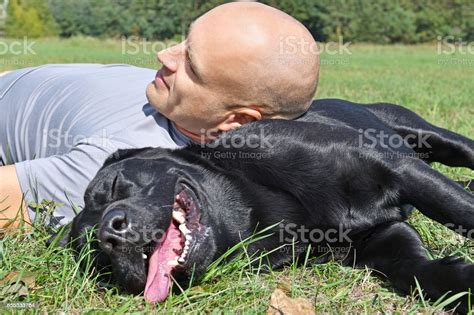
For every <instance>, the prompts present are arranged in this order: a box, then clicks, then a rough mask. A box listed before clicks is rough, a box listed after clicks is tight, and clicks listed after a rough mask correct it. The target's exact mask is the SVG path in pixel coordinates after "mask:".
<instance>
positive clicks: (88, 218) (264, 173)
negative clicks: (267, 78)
mask: <svg viewBox="0 0 474 315" xmlns="http://www.w3.org/2000/svg"><path fill="white" fill-rule="evenodd" d="M402 140H404V141H402ZM433 161H437V162H441V163H443V164H446V165H449V166H461V167H468V168H471V169H474V141H472V140H470V139H468V138H465V137H463V136H461V135H458V134H455V133H453V132H450V131H448V130H444V129H441V128H438V127H435V126H433V125H431V124H429V123H427V122H426V121H425V120H423V119H422V118H420V117H419V116H417V115H416V114H414V113H413V112H411V111H409V110H407V109H405V108H403V107H400V106H397V105H391V104H371V105H360V104H354V103H350V102H347V101H342V100H320V101H316V102H314V104H313V105H312V107H311V109H310V110H309V112H308V113H306V114H305V115H304V116H302V117H300V118H299V119H298V120H297V121H287V120H266V121H260V122H254V123H249V124H247V125H245V126H243V127H241V128H239V129H237V130H234V131H232V132H229V133H227V134H225V135H223V136H222V137H221V138H220V139H219V140H218V141H217V142H215V143H212V144H210V145H207V146H205V147H201V146H199V145H194V146H189V147H187V148H184V149H178V150H166V149H159V148H145V149H137V150H121V151H118V152H117V153H116V154H114V155H113V156H111V157H110V158H109V159H108V160H107V161H106V162H105V164H104V166H103V167H102V169H101V170H100V171H99V172H98V174H97V176H96V177H95V179H94V180H93V181H92V182H91V184H90V186H89V188H88V189H87V192H86V195H85V208H84V210H83V211H82V212H81V213H80V214H79V215H78V216H77V217H76V218H75V220H74V222H73V227H72V234H71V239H72V242H73V246H74V247H75V248H76V249H77V250H80V249H81V248H83V247H84V245H85V244H86V243H87V242H86V238H85V232H87V231H91V230H92V228H93V227H94V228H95V231H96V232H94V233H95V234H96V237H97V240H98V241H96V242H92V244H90V246H92V248H93V249H95V252H94V255H95V260H94V261H95V262H96V264H97V266H98V268H99V269H100V270H106V271H107V270H108V271H111V274H112V276H113V278H114V279H115V281H116V282H118V284H119V285H120V286H121V287H123V288H125V289H126V290H127V291H129V292H132V293H136V294H139V293H141V292H143V291H145V295H146V297H147V298H148V300H150V301H152V302H156V301H161V300H164V299H165V298H166V297H167V295H168V292H169V288H170V283H171V281H172V279H171V278H173V279H175V281H178V282H179V283H181V284H182V285H186V284H187V283H188V282H189V279H190V278H191V277H193V279H196V278H199V276H200V275H202V274H203V272H205V270H206V268H207V267H208V266H209V264H210V263H211V262H213V261H214V260H215V259H216V258H218V257H219V256H220V255H222V254H223V253H224V252H225V251H226V250H228V249H229V248H230V247H232V246H233V245H235V244H237V243H239V242H240V241H241V240H242V239H244V238H247V237H249V236H251V235H252V234H254V233H255V232H258V231H259V230H262V229H264V228H266V227H269V226H272V227H271V229H270V231H272V232H273V234H272V235H270V236H268V237H266V238H263V239H261V240H258V241H256V242H254V243H252V244H250V245H249V247H248V249H247V250H248V251H249V253H250V254H252V253H263V252H267V253H268V255H267V256H266V258H265V259H266V261H267V262H268V264H269V265H271V266H272V267H280V266H283V265H285V264H287V263H289V262H291V261H292V259H293V255H294V254H295V253H296V254H297V255H301V256H304V255H307V251H310V253H311V255H312V256H313V257H317V259H315V260H316V261H317V262H321V263H322V262H325V261H328V260H330V259H334V258H336V259H340V260H341V261H342V263H344V264H345V265H347V266H355V267H369V268H372V269H373V270H376V271H377V272H378V273H379V274H380V275H381V276H382V277H385V278H387V279H388V280H389V281H390V282H391V283H392V284H393V286H394V287H395V288H397V289H398V290H400V291H402V292H410V290H411V289H414V288H415V287H416V281H415V278H416V280H417V281H418V282H419V284H420V285H421V287H422V288H423V290H424V293H425V294H426V296H427V297H429V298H433V299H437V298H439V297H441V296H443V295H444V294H445V293H448V295H447V296H450V295H452V294H455V293H459V292H464V291H468V290H471V291H472V290H473V289H474V264H469V263H466V262H464V261H463V260H462V259H460V258H457V257H445V258H442V259H436V260H430V259H429V258H428V255H427V253H426V249H425V248H424V247H423V244H422V243H421V240H420V237H419V235H418V234H417V232H416V231H415V230H414V229H413V228H412V227H410V225H408V224H407V223H405V222H404V220H405V219H406V218H407V216H408V215H409V213H410V211H411V209H412V207H413V206H414V207H416V208H417V209H419V210H420V211H421V212H422V213H423V214H424V215H426V216H428V217H429V218H431V219H433V220H436V221H438V222H440V223H442V224H445V225H446V226H447V227H449V228H450V229H453V230H455V231H457V232H458V233H460V234H462V235H464V236H466V237H471V238H472V237H473V236H474V234H473V233H474V232H473V231H474V230H473V229H474V195H473V194H471V193H470V192H468V191H466V190H465V189H464V188H463V187H462V186H461V185H459V184H458V183H456V182H454V181H452V180H450V179H448V178H446V177H445V176H443V175H442V174H440V173H438V172H437V171H435V170H433V169H432V168H431V167H430V166H429V165H428V163H430V162H433ZM281 246H283V248H280V249H279V250H276V251H273V252H271V251H272V250H274V249H276V248H279V247H281ZM284 246H289V247H292V248H293V249H292V250H284V249H285V248H284ZM270 252H271V253H270ZM467 301H468V298H467V295H466V296H464V297H463V298H462V301H461V305H460V306H459V307H458V309H457V310H458V311H461V312H466V311H467V309H468V302H467ZM473 301H474V299H473Z"/></svg>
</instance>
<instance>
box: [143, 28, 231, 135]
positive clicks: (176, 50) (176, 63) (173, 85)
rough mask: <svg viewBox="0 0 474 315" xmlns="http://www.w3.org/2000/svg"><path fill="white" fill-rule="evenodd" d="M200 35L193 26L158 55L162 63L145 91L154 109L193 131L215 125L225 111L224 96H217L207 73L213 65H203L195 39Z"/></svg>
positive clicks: (221, 118) (197, 131)
mask: <svg viewBox="0 0 474 315" xmlns="http://www.w3.org/2000/svg"><path fill="white" fill-rule="evenodd" d="M201 35H202V34H199V28H196V30H194V28H193V30H192V31H190V33H189V36H188V37H187V39H186V40H184V41H183V42H181V43H180V44H178V45H175V46H172V47H170V48H168V49H166V50H163V51H160V52H159V53H158V54H157V58H158V61H159V62H160V63H161V64H162V65H163V66H162V68H161V69H160V70H159V71H158V72H157V74H156V78H155V80H154V81H152V82H151V83H150V84H149V85H148V87H147V91H146V95H147V98H148V100H149V102H150V104H151V105H152V106H154V107H155V108H156V110H158V111H159V112H160V113H161V114H163V115H164V116H166V117H167V118H168V119H170V120H172V121H174V122H175V123H176V124H177V125H178V126H179V127H181V128H184V129H186V130H187V131H190V132H193V133H196V134H199V133H200V132H201V129H206V130H207V129H212V128H215V127H216V126H217V125H218V124H219V123H220V122H221V121H222V120H223V119H225V110H224V108H223V106H222V105H221V106H219V105H220V104H222V102H223V100H224V95H219V91H220V89H219V88H217V85H216V84H215V80H213V78H212V75H209V72H212V66H213V65H212V64H210V65H208V64H206V61H207V60H206V59H205V58H202V55H203V54H204V53H205V51H201V50H200V49H201V47H200V46H198V45H197V42H198V41H197V40H196V41H194V38H198V37H202V36H201ZM200 41H201V39H200ZM200 57H201V58H200ZM216 62H217V63H218V61H216Z"/></svg>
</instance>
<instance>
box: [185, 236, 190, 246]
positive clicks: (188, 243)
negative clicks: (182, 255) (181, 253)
mask: <svg viewBox="0 0 474 315" xmlns="http://www.w3.org/2000/svg"><path fill="white" fill-rule="evenodd" d="M186 236H187V235H186ZM189 245H191V241H190V240H189V239H188V238H187V237H186V242H184V247H189Z"/></svg>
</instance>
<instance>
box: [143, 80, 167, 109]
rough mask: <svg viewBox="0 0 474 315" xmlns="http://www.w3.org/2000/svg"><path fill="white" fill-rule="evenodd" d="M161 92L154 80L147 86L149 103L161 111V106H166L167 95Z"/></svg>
mask: <svg viewBox="0 0 474 315" xmlns="http://www.w3.org/2000/svg"><path fill="white" fill-rule="evenodd" d="M160 94H161V93H159V91H158V89H157V88H156V86H155V83H154V82H151V83H149V84H148V86H147V87H146V93H145V95H146V98H147V99H148V103H150V105H151V106H153V108H155V109H156V110H157V111H158V112H160V113H161V110H160V108H164V107H165V97H164V96H162V95H160Z"/></svg>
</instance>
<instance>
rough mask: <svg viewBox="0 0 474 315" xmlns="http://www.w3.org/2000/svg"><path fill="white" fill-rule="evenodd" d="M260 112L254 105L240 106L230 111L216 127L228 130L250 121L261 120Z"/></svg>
mask: <svg viewBox="0 0 474 315" xmlns="http://www.w3.org/2000/svg"><path fill="white" fill-rule="evenodd" d="M261 119H262V113H261V112H260V111H259V110H258V109H256V108H254V107H242V108H238V109H235V110H233V111H232V113H231V114H230V115H229V116H228V117H227V119H226V120H224V121H223V122H222V123H220V124H219V126H218V127H217V128H218V129H219V130H220V131H229V130H231V129H234V128H238V127H240V126H242V125H244V124H246V123H249V122H251V121H256V120H261Z"/></svg>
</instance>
